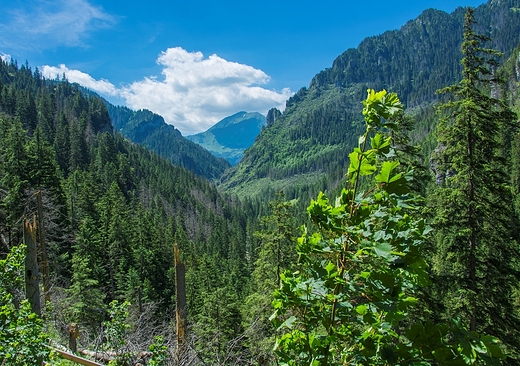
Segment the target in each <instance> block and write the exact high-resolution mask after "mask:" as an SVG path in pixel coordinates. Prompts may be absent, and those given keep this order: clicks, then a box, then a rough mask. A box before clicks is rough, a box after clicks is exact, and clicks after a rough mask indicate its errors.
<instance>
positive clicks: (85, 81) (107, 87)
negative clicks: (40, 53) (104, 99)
mask: <svg viewBox="0 0 520 366" xmlns="http://www.w3.org/2000/svg"><path fill="white" fill-rule="evenodd" d="M41 73H42V75H43V76H45V77H46V78H48V79H55V78H56V77H58V78H60V79H61V76H62V75H63V74H65V77H66V78H67V80H68V81H70V82H72V83H78V84H80V85H82V86H84V87H86V88H88V89H91V90H93V91H95V92H97V93H100V94H105V95H111V96H114V95H117V93H118V91H117V89H116V87H115V86H114V85H113V84H112V83H111V82H109V81H107V80H104V79H101V80H96V79H94V78H93V77H92V76H90V75H89V74H86V73H84V72H81V71H79V70H70V69H69V68H67V66H65V65H64V64H61V65H60V66H59V67H55V66H48V65H45V66H43V67H42V71H41Z"/></svg>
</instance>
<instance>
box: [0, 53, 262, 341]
mask: <svg viewBox="0 0 520 366" xmlns="http://www.w3.org/2000/svg"><path fill="white" fill-rule="evenodd" d="M37 191H40V192H41V196H42V201H43V205H44V210H43V217H42V220H43V227H44V230H45V238H46V239H45V240H46V247H47V248H48V249H47V251H48V253H47V256H48V267H47V268H48V280H49V281H50V289H49V290H48V292H47V293H46V295H48V296H49V298H50V303H51V305H50V307H49V308H48V309H51V310H46V311H51V312H52V313H48V314H47V316H48V318H49V319H54V320H53V322H54V324H56V327H57V329H56V332H57V334H58V338H59V337H60V336H62V337H66V336H65V334H64V333H62V330H64V329H66V326H65V325H66V324H70V323H71V322H74V323H78V324H79V325H80V327H81V329H82V330H83V331H84V333H82V341H81V342H83V344H84V345H85V346H86V345H88V344H91V343H90V342H95V341H96V339H97V340H98V341H99V340H101V338H96V337H98V335H99V334H100V333H99V332H101V330H100V329H101V328H100V327H101V324H102V322H103V321H105V320H106V319H108V317H109V316H108V309H109V303H110V302H111V301H112V300H119V301H123V300H128V301H130V303H131V304H133V309H134V310H136V309H137V314H142V311H143V310H142V308H140V305H141V304H145V306H151V309H152V310H151V313H149V314H148V315H149V316H151V317H152V318H151V319H150V318H148V321H147V322H148V325H149V326H152V325H153V326H155V325H157V324H159V323H161V322H162V321H163V320H165V319H169V315H168V314H171V313H172V306H173V305H172V304H173V301H174V294H175V285H174V257H173V246H174V243H176V244H178V246H179V247H180V249H181V251H182V253H183V255H182V259H183V261H184V262H185V263H186V266H187V267H188V268H189V271H188V273H187V279H186V286H187V291H188V292H189V296H188V304H187V308H188V309H187V310H188V312H189V314H190V327H193V329H195V328H197V327H199V325H200V327H199V328H200V329H202V330H201V332H203V331H204V332H206V333H204V334H206V335H207V334H209V333H211V332H220V330H221V329H222V328H226V333H225V335H223V334H221V333H219V334H218V335H215V339H219V341H220V342H222V343H225V342H226V341H227V340H229V339H231V338H233V337H234V336H236V332H238V331H240V320H239V319H238V315H237V314H238V306H239V299H243V297H244V296H245V291H246V286H247V282H248V277H249V273H250V270H249V268H250V267H251V266H252V265H253V262H254V261H255V258H256V255H255V253H256V252H255V250H254V249H255V248H254V245H255V244H254V243H256V239H254V238H252V235H251V234H250V231H251V230H250V229H251V227H252V228H253V230H254V227H256V225H257V224H256V217H257V212H256V209H255V207H254V206H253V205H252V204H251V203H248V204H242V203H241V202H239V201H237V200H234V201H231V200H230V199H228V198H226V197H223V196H221V195H220V194H219V192H218V191H217V189H216V187H215V186H214V185H212V184H211V183H210V182H209V181H208V180H206V179H203V178H201V177H198V176H196V175H195V174H194V173H192V172H190V171H189V170H187V169H186V168H182V167H178V166H175V165H173V164H172V163H171V162H170V161H168V160H167V159H166V158H163V157H160V156H159V155H158V154H156V153H154V152H150V151H148V150H146V149H145V148H144V147H142V146H139V145H136V144H133V143H130V142H129V141H128V140H125V139H124V138H123V137H122V136H121V135H120V134H119V133H118V132H114V131H113V128H112V125H111V122H110V117H109V114H108V111H107V108H106V106H105V104H104V103H103V101H102V100H101V99H100V98H98V97H95V96H88V95H85V93H83V91H82V90H80V88H79V87H78V85H76V84H70V83H69V82H67V81H66V80H51V81H50V80H46V79H44V78H43V77H42V76H41V74H40V73H39V72H38V70H37V69H36V70H34V71H33V70H31V68H30V67H29V66H28V65H27V64H26V65H23V66H21V67H19V66H18V65H17V63H16V62H13V61H11V62H10V63H7V62H5V61H1V62H0V259H4V258H5V256H6V254H7V253H9V252H10V251H11V250H12V248H14V247H16V246H17V245H19V244H20V243H22V242H23V234H22V223H23V220H24V219H25V218H32V217H33V215H34V214H36V212H37V209H36V198H35V192H37ZM38 230H39V229H38ZM247 253H249V254H247ZM217 272H218V273H221V274H225V275H221V276H220V275H219V276H215V273H217ZM46 291H47V290H46ZM223 291H224V292H225V295H222V292H223ZM17 296H19V295H17ZM206 299H218V300H219V301H222V302H223V305H222V307H223V308H225V309H226V311H228V313H229V315H227V318H225V317H224V316H221V318H220V320H219V321H220V322H219V324H218V326H217V327H216V328H215V327H213V326H212V327H211V329H208V328H207V327H208V325H207V321H206V320H205V319H206V318H207V317H209V316H210V315H208V312H210V311H212V309H211V307H210V306H209V304H208V303H207V300H206ZM140 311H141V312H140ZM205 317H206V318H205ZM230 322H231V323H232V324H231V325H230ZM219 327H220V328H219ZM83 334H85V335H83ZM197 334H199V335H200V334H201V333H197ZM211 334H214V333H211ZM142 336H143V337H144V338H143V339H142V340H143V342H148V343H150V341H153V332H152V333H147V334H146V335H145V334H142ZM201 337H202V336H201ZM201 339H202V338H201ZM63 342H64V344H66V343H65V341H63ZM95 347H97V346H95ZM146 347H147V346H145V348H144V349H146Z"/></svg>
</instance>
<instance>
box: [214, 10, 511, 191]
mask: <svg viewBox="0 0 520 366" xmlns="http://www.w3.org/2000/svg"><path fill="white" fill-rule="evenodd" d="M518 7H520V3H519V2H518V1H517V0H500V1H496V0H493V1H488V3H486V4H484V5H481V6H480V7H478V8H477V9H476V11H475V18H476V20H477V22H478V23H479V24H478V25H477V27H476V28H475V30H476V31H477V32H479V33H484V34H487V35H489V36H491V37H492V39H493V41H492V42H491V44H490V46H491V47H493V48H496V49H497V50H499V51H501V52H503V53H504V58H503V59H506V58H507V57H508V56H509V55H510V54H511V51H512V50H513V48H514V47H516V45H517V43H518V39H519V36H520V12H518ZM463 15H464V9H462V8H459V9H457V10H456V11H454V12H453V13H452V14H447V13H445V12H443V11H438V10H433V9H429V10H426V11H424V12H423V13H422V14H421V15H420V16H419V17H418V18H417V19H415V20H411V21H409V22H408V23H407V24H405V25H403V26H402V27H401V28H400V29H399V30H394V31H388V32H385V33H383V34H381V35H379V36H375V37H370V38H367V39H365V40H364V41H363V42H361V44H360V45H359V46H358V47H357V48H356V49H349V50H347V51H345V52H344V53H343V54H342V55H340V56H339V57H338V58H337V59H336V60H334V62H333V65H332V67H331V68H328V69H326V70H324V71H322V72H320V73H318V74H317V75H316V76H315V77H314V78H313V80H312V81H311V83H310V85H309V87H308V88H302V89H301V90H300V91H299V92H298V93H296V94H295V95H294V96H293V97H292V98H290V99H289V100H288V101H287V107H286V110H285V112H284V113H283V115H282V116H281V117H280V118H279V119H277V121H276V122H275V123H274V124H272V125H270V126H269V127H268V128H265V129H264V130H263V131H262V133H261V134H260V135H259V137H258V139H257V141H256V142H255V144H254V145H253V146H252V147H251V148H250V149H248V150H247V151H246V153H245V155H244V157H243V159H242V161H241V163H240V164H238V165H237V166H236V167H235V168H234V169H232V170H230V171H228V173H227V174H226V175H225V176H224V177H223V178H222V180H221V185H220V188H221V189H222V190H224V191H227V192H233V193H237V194H239V195H242V196H247V195H255V194H259V193H262V192H266V191H269V190H278V189H284V190H285V191H286V192H287V193H288V195H289V196H291V197H301V195H302V193H303V192H305V191H311V192H316V191H317V190H318V189H330V188H332V187H334V186H335V185H336V184H337V183H338V182H339V181H340V180H341V179H342V176H343V174H344V173H345V172H346V170H347V164H348V159H347V158H348V156H347V154H348V152H349V151H351V148H352V147H353V146H354V145H355V144H357V137H358V135H360V129H359V127H360V119H361V118H360V113H359V112H360V111H361V104H360V103H359V101H360V100H363V99H364V98H365V95H366V90H367V89H368V88H374V89H376V90H380V89H383V88H385V89H387V90H389V91H392V92H396V93H398V95H399V97H400V98H401V100H402V101H403V102H404V104H405V107H406V108H407V110H408V113H410V114H412V115H414V116H415V117H416V118H415V119H416V120H417V123H416V127H415V129H414V131H413V138H414V139H415V140H416V141H417V140H423V139H424V138H425V137H428V134H429V132H430V131H432V129H433V125H432V124H433V122H432V121H433V118H431V117H432V115H433V111H432V109H431V106H432V104H434V103H435V102H436V101H438V98H439V97H438V96H437V95H436V94H435V91H436V90H437V89H439V88H442V87H444V86H446V85H449V84H451V83H454V82H456V81H458V80H459V79H460V71H461V65H460V59H461V51H460V46H461V41H462V24H463ZM428 148H430V149H431V147H428ZM313 194H314V193H313Z"/></svg>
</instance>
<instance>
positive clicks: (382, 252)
mask: <svg viewBox="0 0 520 366" xmlns="http://www.w3.org/2000/svg"><path fill="white" fill-rule="evenodd" d="M392 250H393V248H392V246H391V245H390V244H388V243H378V244H376V245H375V246H374V251H375V253H376V254H377V255H378V256H380V257H383V258H385V259H387V260H388V259H391V258H393V255H392Z"/></svg>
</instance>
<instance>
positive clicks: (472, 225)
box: [432, 8, 520, 357]
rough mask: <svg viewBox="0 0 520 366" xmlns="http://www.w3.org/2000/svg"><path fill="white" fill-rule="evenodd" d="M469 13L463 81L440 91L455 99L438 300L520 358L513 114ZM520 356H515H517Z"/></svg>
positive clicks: (443, 183)
mask: <svg viewBox="0 0 520 366" xmlns="http://www.w3.org/2000/svg"><path fill="white" fill-rule="evenodd" d="M474 24H475V20H474V16H473V10H472V9H470V8H468V9H467V11H466V16H465V24H464V41H463V44H462V52H463V59H462V66H463V73H462V80H461V81H460V83H458V84H454V85H451V86H449V87H447V88H445V89H442V90H441V91H440V92H442V93H449V94H451V95H452V96H453V100H452V101H449V102H447V103H444V104H443V105H441V111H448V112H449V113H448V114H447V117H446V118H445V119H443V120H442V121H441V123H440V124H439V129H438V136H439V137H438V141H439V145H438V148H437V150H436V152H435V155H434V157H433V162H434V166H435V170H436V174H437V183H438V186H437V187H436V189H435V192H434V194H433V195H432V197H434V199H435V200H436V202H435V203H434V205H435V221H434V223H435V224H436V227H437V235H436V242H435V246H434V266H433V272H434V275H435V283H436V286H435V287H434V288H435V293H434V294H435V295H434V296H435V297H436V298H437V299H439V301H440V302H441V304H440V305H441V311H442V314H443V316H444V317H445V318H446V319H450V318H453V317H455V316H460V317H461V318H462V319H461V320H463V321H464V322H466V324H467V326H468V328H469V330H471V331H479V332H484V333H488V334H492V335H494V336H496V337H498V338H500V339H502V340H503V341H504V342H505V343H506V344H507V345H508V346H509V347H510V348H511V349H510V352H512V353H511V354H510V357H516V356H514V355H516V354H517V352H518V350H519V346H518V345H519V344H520V334H519V329H520V321H519V318H518V316H517V312H516V311H515V309H514V305H513V298H512V295H513V293H514V290H515V289H516V288H517V286H518V285H517V284H518V280H519V279H520V276H519V272H518V264H519V260H520V253H519V251H518V241H517V234H516V233H515V231H516V230H517V227H518V226H516V225H517V221H516V219H515V215H514V207H513V199H512V193H511V188H510V185H509V180H510V179H509V177H508V174H507V161H505V154H503V146H501V144H500V141H501V131H503V129H504V128H510V127H511V124H512V122H513V121H512V119H511V113H510V112H508V109H507V107H506V106H505V105H504V104H503V103H501V102H500V101H499V100H497V99H495V98H493V97H490V96H489V93H490V87H493V84H494V83H495V82H496V80H494V77H493V68H494V67H496V62H495V61H494V59H495V58H496V56H497V55H498V53H497V52H496V51H494V50H490V49H486V48H484V47H483V43H484V42H485V41H487V40H488V39H487V38H486V37H484V36H482V35H479V34H476V33H475V32H474V31H473V27H474ZM513 350H514V351H513Z"/></svg>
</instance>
